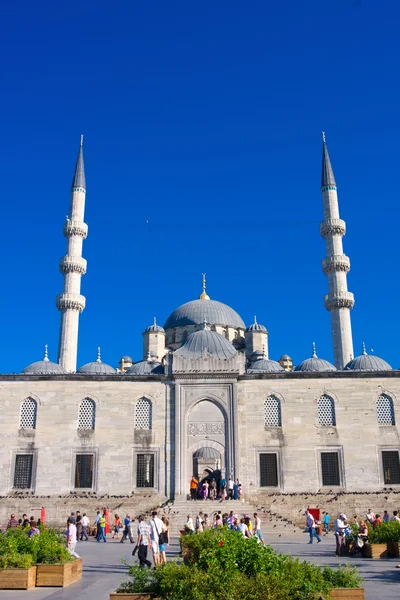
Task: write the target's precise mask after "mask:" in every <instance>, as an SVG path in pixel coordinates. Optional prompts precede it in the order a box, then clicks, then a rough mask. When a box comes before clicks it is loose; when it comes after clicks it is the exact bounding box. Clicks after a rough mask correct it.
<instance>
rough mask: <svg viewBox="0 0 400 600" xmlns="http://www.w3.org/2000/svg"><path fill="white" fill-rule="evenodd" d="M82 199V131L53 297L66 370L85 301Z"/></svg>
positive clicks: (60, 359) (73, 364)
mask: <svg viewBox="0 0 400 600" xmlns="http://www.w3.org/2000/svg"><path fill="white" fill-rule="evenodd" d="M85 199H86V179H85V166H84V162H83V135H81V140H80V146H79V152H78V158H77V161H76V166H75V172H74V177H73V180H72V186H71V202H70V214H69V215H68V216H67V220H66V222H65V224H64V236H65V237H66V238H67V253H66V255H65V256H64V257H63V258H62V259H61V261H60V271H61V273H62V274H63V275H64V291H63V293H62V294H59V295H58V296H57V299H56V304H57V308H58V310H59V311H60V312H61V326H60V339H59V345H58V362H59V364H60V365H61V366H62V367H63V368H64V369H65V370H66V371H67V372H68V373H72V372H74V371H76V360H77V354H78V325H79V313H81V312H82V311H83V309H84V308H85V304H86V298H85V297H84V296H82V295H81V293H80V291H81V277H82V275H84V274H85V273H86V260H85V259H84V258H82V243H83V240H84V239H86V237H87V232H88V227H87V225H86V223H84V221H83V219H84V213H85Z"/></svg>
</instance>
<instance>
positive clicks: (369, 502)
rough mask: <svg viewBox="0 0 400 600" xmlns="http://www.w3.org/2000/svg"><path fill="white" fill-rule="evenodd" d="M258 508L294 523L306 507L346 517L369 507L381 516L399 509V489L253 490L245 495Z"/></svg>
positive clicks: (362, 513) (362, 515)
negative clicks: (297, 492) (281, 492)
mask: <svg viewBox="0 0 400 600" xmlns="http://www.w3.org/2000/svg"><path fill="white" fill-rule="evenodd" d="M247 499H248V500H249V501H250V502H251V503H252V504H254V505H255V506H257V507H263V508H264V509H266V510H270V511H271V512H272V514H274V513H275V514H277V515H280V516H282V517H284V518H286V519H289V520H290V521H292V522H293V523H294V524H296V525H299V526H302V525H304V512H305V510H306V508H319V509H320V510H321V515H322V512H328V513H329V514H330V516H331V519H334V518H336V516H337V515H338V514H339V513H340V512H343V513H344V514H345V515H346V516H347V518H348V519H351V518H352V517H353V516H354V515H357V516H359V517H360V518H365V515H366V514H367V512H368V510H369V509H371V510H372V511H373V512H374V513H375V514H380V515H381V516H382V515H383V511H384V510H387V511H388V512H389V514H390V515H392V512H393V511H394V510H399V511H400V491H379V492H362V491H360V492H336V493H335V492H320V493H309V494H307V493H302V494H294V493H293V494H277V493H273V494H268V493H265V492H264V493H262V492H261V493H254V494H250V495H249V496H248V498H247Z"/></svg>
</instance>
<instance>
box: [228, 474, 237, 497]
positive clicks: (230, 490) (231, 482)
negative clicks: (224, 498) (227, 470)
mask: <svg viewBox="0 0 400 600" xmlns="http://www.w3.org/2000/svg"><path fill="white" fill-rule="evenodd" d="M234 485H235V482H234V481H233V479H231V477H229V481H228V500H233V486H234Z"/></svg>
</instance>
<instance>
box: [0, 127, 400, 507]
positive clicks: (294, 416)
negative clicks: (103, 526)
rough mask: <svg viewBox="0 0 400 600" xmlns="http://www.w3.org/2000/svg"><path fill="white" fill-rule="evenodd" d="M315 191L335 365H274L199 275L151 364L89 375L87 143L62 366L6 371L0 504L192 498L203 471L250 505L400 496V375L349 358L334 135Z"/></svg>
mask: <svg viewBox="0 0 400 600" xmlns="http://www.w3.org/2000/svg"><path fill="white" fill-rule="evenodd" d="M321 194H322V203H323V221H322V223H321V226H320V233H321V235H322V237H323V238H324V239H325V241H326V258H324V260H323V261H322V267H323V271H324V273H325V274H326V275H327V278H328V294H327V295H326V296H325V307H326V309H327V310H328V312H329V313H330V318H331V328H332V341H333V354H334V364H331V363H330V362H328V361H326V360H323V359H322V358H319V357H318V356H317V354H316V349H315V347H314V348H313V349H312V353H311V356H310V357H309V358H306V360H304V361H303V362H301V363H300V364H298V365H293V362H292V360H291V358H290V357H289V356H288V355H284V356H282V357H281V358H280V359H279V360H273V359H272V358H270V357H269V352H268V332H267V329H266V327H265V326H264V325H262V324H260V323H258V322H257V320H256V319H254V323H250V324H246V323H244V321H243V320H242V318H241V317H240V315H239V314H238V313H237V312H236V311H235V310H234V309H233V308H231V307H230V306H227V305H226V304H223V303H221V302H218V301H217V300H215V299H212V298H210V296H209V295H208V293H207V289H206V279H205V276H203V285H202V291H201V294H200V296H199V298H198V299H194V300H191V301H188V302H186V303H184V304H182V306H180V307H178V308H177V309H176V310H174V311H173V312H172V314H171V315H170V316H169V317H168V319H167V320H166V322H165V323H164V325H163V326H161V325H160V324H158V323H157V322H156V320H154V323H152V324H151V325H150V326H148V327H147V328H146V329H145V331H144V333H143V340H144V351H143V360H141V361H139V362H136V363H134V362H133V361H132V359H131V358H130V357H129V356H124V357H123V358H121V360H120V363H119V367H118V368H117V369H115V368H113V367H112V366H110V365H107V364H105V363H103V362H102V361H101V356H100V351H99V353H98V356H97V360H94V361H93V362H90V363H88V364H85V365H82V366H79V365H77V350H78V325H79V318H80V314H81V313H82V311H83V310H84V308H85V297H84V296H83V295H82V294H81V278H82V275H84V274H85V272H86V260H85V259H84V258H83V256H82V247H83V242H84V240H85V238H86V236H87V233H88V227H87V225H86V223H85V222H84V210H85V199H86V179H85V169H84V159H83V147H82V140H81V145H80V148H79V154H78V159H77V163H76V168H75V172H74V177H73V181H72V187H71V202H70V209H69V215H68V217H67V220H66V222H65V224H64V236H65V238H66V243H67V251H66V255H65V256H64V257H63V258H62V259H61V262H60V270H61V273H62V274H63V277H64V287H63V291H62V293H61V294H60V295H58V296H57V299H56V304H57V308H58V310H59V311H60V316H61V324H60V338H59V349H58V359H57V362H52V361H50V360H49V358H48V354H47V349H46V351H45V356H44V358H43V360H39V361H37V362H33V363H32V364H30V365H29V366H27V367H26V368H25V369H24V370H23V371H22V373H21V374H13V375H0V410H1V412H0V414H1V419H0V433H1V435H0V495H1V496H2V497H11V496H12V495H13V494H14V496H15V494H18V493H19V492H21V493H31V494H33V495H35V496H45V495H46V496H50V497H52V496H53V495H54V496H56V495H57V497H58V496H60V495H63V494H64V495H65V494H74V493H87V494H91V493H93V494H94V493H95V494H97V495H102V494H118V495H120V496H124V495H125V496H128V495H130V494H132V493H135V494H139V495H140V494H141V493H143V494H144V493H147V494H149V493H150V494H154V495H158V496H162V497H165V498H183V497H185V496H186V494H187V493H188V485H189V480H190V477H191V475H192V474H193V473H195V474H197V475H198V476H199V477H200V478H204V477H208V476H211V475H213V476H217V477H218V476H225V477H226V478H228V477H232V478H235V479H236V478H240V479H241V482H242V485H243V489H244V491H245V494H247V496H248V497H250V498H251V497H254V498H256V497H257V498H259V497H260V496H262V494H268V493H271V492H275V493H279V494H283V493H285V494H291V493H299V492H311V493H316V492H318V491H320V490H338V491H348V492H353V491H358V490H364V491H365V490H376V491H382V490H385V489H388V488H392V489H393V490H396V489H398V490H400V462H399V449H400V430H399V427H398V425H397V422H396V421H397V419H398V418H400V404H399V402H400V372H399V371H396V370H393V369H392V368H391V366H390V365H389V364H388V363H387V362H386V361H385V360H383V359H382V358H378V357H377V356H370V355H368V354H367V353H366V351H365V348H363V350H362V353H361V354H360V355H359V356H356V357H354V353H353V340H352V332H351V320H350V312H351V309H352V308H353V305H354V296H353V294H352V293H351V292H349V291H348V289H347V273H348V272H349V270H350V261H349V258H348V257H347V256H346V255H345V254H344V251H343V244H342V240H343V236H344V235H345V233H346V223H345V222H344V221H343V220H342V219H341V218H340V215H339V205H338V195H337V186H336V181H335V177H334V173H333V169H332V166H331V162H330V158H329V154H328V149H327V145H326V140H325V137H324V138H323V144H322V181H321ZM199 291H200V290H199ZM143 325H144V326H145V325H146V324H143ZM276 358H277V357H276ZM396 486H397V487H396Z"/></svg>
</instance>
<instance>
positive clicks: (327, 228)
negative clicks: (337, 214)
mask: <svg viewBox="0 0 400 600" xmlns="http://www.w3.org/2000/svg"><path fill="white" fill-rule="evenodd" d="M319 230H320V232H321V235H322V237H323V238H325V237H328V236H330V235H341V236H343V235H346V223H345V222H344V221H343V220H342V219H325V221H322V223H321V225H320V227H319Z"/></svg>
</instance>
